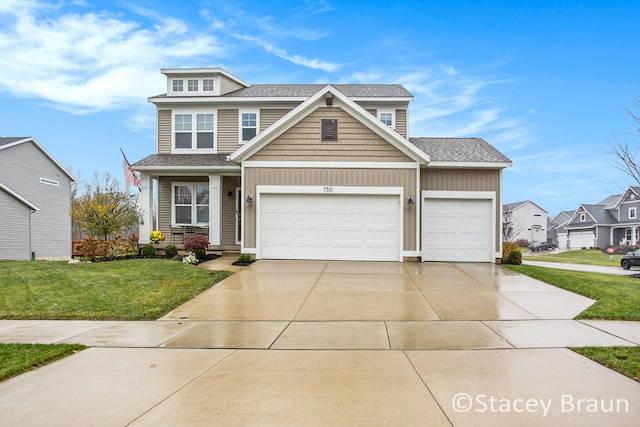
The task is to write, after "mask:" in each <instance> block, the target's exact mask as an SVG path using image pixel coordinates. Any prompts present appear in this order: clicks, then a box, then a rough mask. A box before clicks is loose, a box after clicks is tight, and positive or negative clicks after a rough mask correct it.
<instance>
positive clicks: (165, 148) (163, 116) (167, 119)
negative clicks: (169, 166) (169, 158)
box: [158, 110, 171, 154]
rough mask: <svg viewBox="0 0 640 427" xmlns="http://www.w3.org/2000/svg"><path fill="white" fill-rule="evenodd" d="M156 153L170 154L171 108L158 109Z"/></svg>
mask: <svg viewBox="0 0 640 427" xmlns="http://www.w3.org/2000/svg"><path fill="white" fill-rule="evenodd" d="M158 154H171V110H158Z"/></svg>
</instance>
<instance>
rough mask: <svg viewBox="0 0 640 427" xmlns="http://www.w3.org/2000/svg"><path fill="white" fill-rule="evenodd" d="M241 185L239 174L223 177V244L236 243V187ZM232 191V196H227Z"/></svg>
mask: <svg viewBox="0 0 640 427" xmlns="http://www.w3.org/2000/svg"><path fill="white" fill-rule="evenodd" d="M237 187H240V177H239V176H225V177H222V218H221V224H222V240H221V242H222V244H223V245H235V244H236V188H237ZM229 192H231V197H229V196H227V195H228V194H229Z"/></svg>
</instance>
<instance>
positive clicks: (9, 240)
mask: <svg viewBox="0 0 640 427" xmlns="http://www.w3.org/2000/svg"><path fill="white" fill-rule="evenodd" d="M74 181H75V180H74V178H73V176H71V174H70V173H69V172H67V171H66V170H65V169H64V168H63V167H62V166H61V165H60V164H59V163H58V162H57V161H56V160H55V159H54V158H53V157H52V156H51V155H50V154H49V153H47V151H46V150H45V149H44V148H42V146H41V145H40V144H38V142H37V141H36V140H35V139H33V138H30V137H21V138H0V206H2V209H0V259H3V260H9V259H65V258H70V257H71V217H70V216H69V208H70V205H71V183H72V182H74Z"/></svg>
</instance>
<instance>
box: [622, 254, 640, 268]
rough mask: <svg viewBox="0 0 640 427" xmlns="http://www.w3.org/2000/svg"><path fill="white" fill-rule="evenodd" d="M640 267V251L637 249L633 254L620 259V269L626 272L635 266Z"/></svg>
mask: <svg viewBox="0 0 640 427" xmlns="http://www.w3.org/2000/svg"><path fill="white" fill-rule="evenodd" d="M636 265H640V249H636V250H635V251H633V252H632V253H629V254H627V255H622V258H620V267H622V268H624V269H625V270H628V269H630V268H631V267H633V266H636Z"/></svg>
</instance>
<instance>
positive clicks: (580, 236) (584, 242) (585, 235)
mask: <svg viewBox="0 0 640 427" xmlns="http://www.w3.org/2000/svg"><path fill="white" fill-rule="evenodd" d="M594 240H595V235H594V234H593V231H582V232H574V231H571V232H570V233H569V245H570V246H571V249H580V248H590V247H593V245H594Z"/></svg>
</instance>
